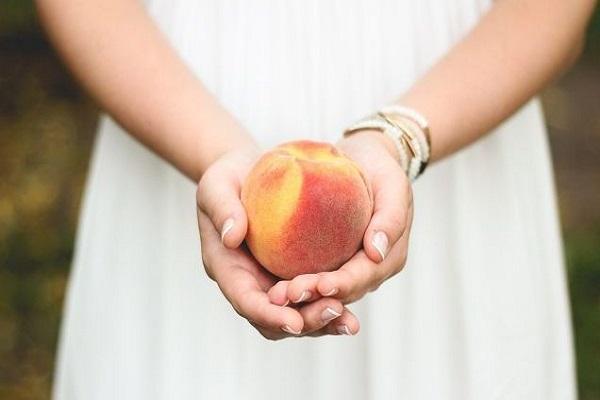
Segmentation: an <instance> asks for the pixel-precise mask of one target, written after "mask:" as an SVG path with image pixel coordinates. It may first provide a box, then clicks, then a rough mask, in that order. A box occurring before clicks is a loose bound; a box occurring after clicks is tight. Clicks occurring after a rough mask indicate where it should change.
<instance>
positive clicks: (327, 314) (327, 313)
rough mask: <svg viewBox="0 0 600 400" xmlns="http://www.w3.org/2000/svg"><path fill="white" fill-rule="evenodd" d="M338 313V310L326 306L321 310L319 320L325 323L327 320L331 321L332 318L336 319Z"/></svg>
mask: <svg viewBox="0 0 600 400" xmlns="http://www.w3.org/2000/svg"><path fill="white" fill-rule="evenodd" d="M340 315H342V314H340V313H339V312H337V311H335V310H334V309H333V308H329V307H327V308H326V309H325V310H323V312H322V313H321V320H322V321H323V322H324V323H327V322H329V321H332V320H334V319H336V318H337V317H339V316H340Z"/></svg>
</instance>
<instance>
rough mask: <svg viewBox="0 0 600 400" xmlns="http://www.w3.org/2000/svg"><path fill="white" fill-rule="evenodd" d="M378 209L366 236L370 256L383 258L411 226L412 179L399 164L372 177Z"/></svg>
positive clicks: (367, 250)
mask: <svg viewBox="0 0 600 400" xmlns="http://www.w3.org/2000/svg"><path fill="white" fill-rule="evenodd" d="M371 183H372V189H373V200H374V210H373V216H372V217H371V221H370V222H369V225H368V226H367V230H366V231H365V235H364V238H363V247H364V249H365V252H366V253H367V255H368V256H369V258H370V259H371V260H373V261H375V262H378V263H379V262H381V261H383V260H384V259H385V258H386V257H387V255H388V253H389V251H390V249H391V248H392V247H393V245H394V243H396V242H397V241H398V240H399V239H400V238H401V237H402V235H403V233H404V231H405V229H406V227H407V219H408V214H409V212H408V210H409V208H410V207H411V206H412V191H411V188H410V184H409V182H408V178H407V177H406V174H405V173H404V171H402V169H401V168H400V167H398V166H395V165H394V166H393V167H392V166H390V168H388V169H386V170H385V171H384V172H381V173H378V174H376V175H375V176H373V178H372V179H371Z"/></svg>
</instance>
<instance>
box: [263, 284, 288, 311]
mask: <svg viewBox="0 0 600 400" xmlns="http://www.w3.org/2000/svg"><path fill="white" fill-rule="evenodd" d="M289 282H290V281H285V280H284V281H279V282H277V283H276V284H275V285H273V287H272V288H271V289H269V291H268V296H269V301H270V302H271V303H273V304H275V305H278V306H287V305H288V303H289V302H290V300H289V299H288V297H287V288H288V284H289Z"/></svg>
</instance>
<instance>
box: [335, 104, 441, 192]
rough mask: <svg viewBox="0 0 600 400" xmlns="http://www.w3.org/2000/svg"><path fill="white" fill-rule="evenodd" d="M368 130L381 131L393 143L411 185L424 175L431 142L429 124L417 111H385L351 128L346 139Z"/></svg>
mask: <svg viewBox="0 0 600 400" xmlns="http://www.w3.org/2000/svg"><path fill="white" fill-rule="evenodd" d="M367 129H374V130H378V131H380V132H382V133H383V134H385V135H386V136H388V137H389V138H390V139H392V141H393V142H394V145H395V146H396V149H397V151H398V155H399V158H400V165H401V167H402V169H403V170H404V171H405V172H406V174H407V176H408V178H409V179H410V180H411V181H414V180H415V179H416V178H417V177H418V176H419V175H421V174H422V173H423V171H425V168H426V167H427V164H428V163H429V158H430V155H431V139H430V134H429V124H428V123H427V120H426V119H425V118H424V117H423V116H422V115H421V114H419V113H418V112H417V111H415V110H413V109H410V108H408V107H403V106H387V107H384V108H382V109H381V110H380V111H378V112H377V113H376V114H374V115H372V116H370V117H367V118H365V119H362V120H360V121H358V122H357V123H355V124H353V125H352V126H350V127H349V128H348V129H346V131H345V132H344V136H348V135H350V134H352V133H355V132H358V131H362V130H367Z"/></svg>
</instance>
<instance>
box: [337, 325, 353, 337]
mask: <svg viewBox="0 0 600 400" xmlns="http://www.w3.org/2000/svg"><path fill="white" fill-rule="evenodd" d="M337 332H338V333H339V334H340V335H348V336H352V332H350V329H349V328H348V326H346V325H340V326H338V327H337Z"/></svg>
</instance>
